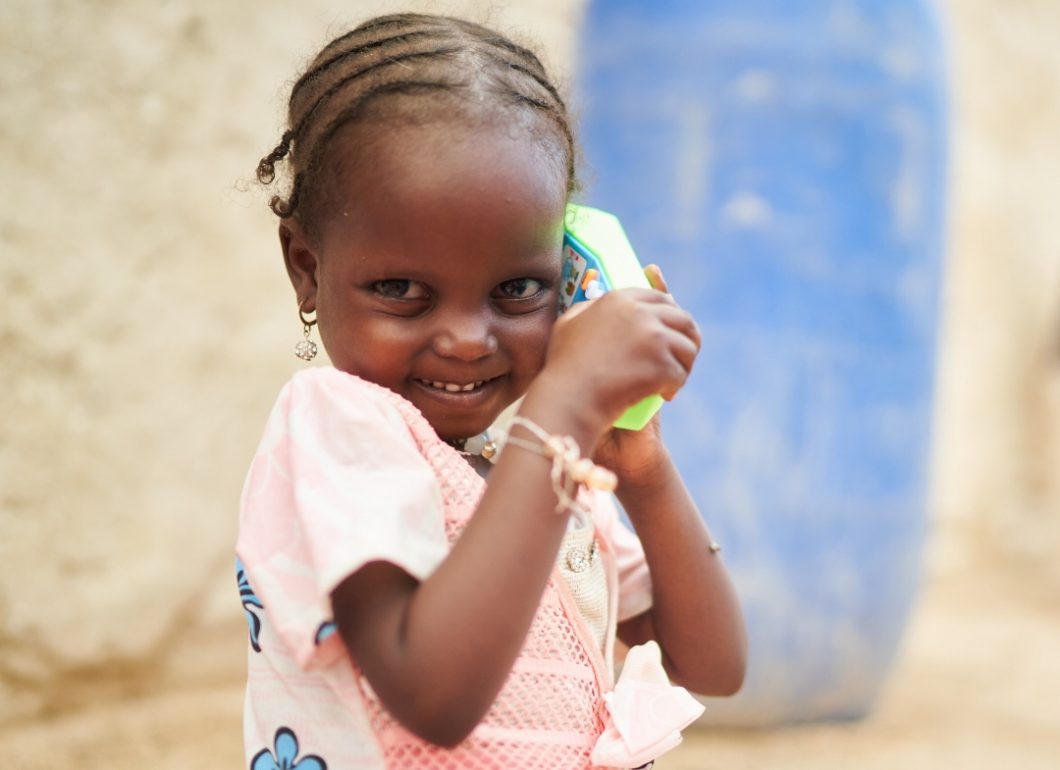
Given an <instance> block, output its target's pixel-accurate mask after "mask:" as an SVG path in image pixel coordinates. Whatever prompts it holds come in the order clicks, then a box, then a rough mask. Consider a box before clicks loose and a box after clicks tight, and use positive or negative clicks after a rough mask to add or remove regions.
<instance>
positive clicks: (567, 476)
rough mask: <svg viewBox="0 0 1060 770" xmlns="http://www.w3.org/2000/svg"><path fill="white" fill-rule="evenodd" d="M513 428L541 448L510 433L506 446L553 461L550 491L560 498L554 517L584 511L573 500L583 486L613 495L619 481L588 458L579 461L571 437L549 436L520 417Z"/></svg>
mask: <svg viewBox="0 0 1060 770" xmlns="http://www.w3.org/2000/svg"><path fill="white" fill-rule="evenodd" d="M512 425H522V426H523V427H524V428H526V429H527V430H528V431H530V432H531V433H533V434H534V436H536V437H537V438H539V439H540V440H541V444H540V445H538V444H535V443H533V442H530V441H525V440H523V439H521V438H518V437H517V436H512V435H511V433H510V432H509V434H508V439H507V441H505V444H507V445H511V446H517V447H519V448H521V449H527V450H529V451H531V452H535V453H537V454H539V455H541V456H542V457H546V458H548V459H550V460H552V470H551V472H550V474H549V475H550V477H551V479H552V489H553V491H554V492H555V493H556V497H557V498H559V502H558V503H557V504H556V513H562V512H563V511H567V510H583V509H584V506H583V505H582V504H581V503H579V502H578V500H577V499H575V495H576V494H577V487H578V485H579V484H584V485H585V486H586V487H588V488H589V489H596V490H599V491H601V492H613V491H614V490H615V487H617V486H618V477H617V476H616V475H615V474H614V473H612V472H611V471H609V470H608V469H607V468H604V467H602V466H600V465H597V464H596V463H594V462H593V461H592V460H590V459H589V458H588V457H582V456H581V455H582V453H581V449H579V448H578V443H577V442H576V441H575V440H574V438H573V437H571V436H560V435H559V434H555V433H549V432H548V431H546V430H545V429H544V428H542V427H541V426H540V425H538V424H537V423H535V422H532V421H531V420H528V419H526V418H525V417H522V416H520V415H516V416H515V417H513V418H512Z"/></svg>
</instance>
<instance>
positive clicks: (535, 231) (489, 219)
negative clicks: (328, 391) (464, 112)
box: [288, 125, 566, 439]
mask: <svg viewBox="0 0 1060 770" xmlns="http://www.w3.org/2000/svg"><path fill="white" fill-rule="evenodd" d="M357 136H358V133H357V132H354V133H353V135H352V136H350V135H349V134H348V135H347V138H346V139H345V143H346V144H345V147H343V146H342V145H340V147H339V148H338V149H340V153H338V154H337V157H338V158H339V159H340V162H341V163H342V167H343V168H345V169H347V171H346V172H345V173H343V174H341V175H340V176H341V177H342V181H341V182H339V183H338V185H337V186H338V187H339V189H338V190H337V193H338V195H337V197H336V200H335V202H334V204H333V206H332V211H333V214H332V216H331V217H330V219H328V220H327V221H325V222H324V223H323V225H322V227H321V228H320V239H319V248H318V249H317V250H316V256H317V259H316V260H315V279H316V295H315V307H316V311H317V319H318V322H319V329H320V335H321V339H322V341H323V343H324V346H325V348H326V349H327V351H328V355H329V356H330V357H331V360H332V362H333V363H334V364H335V366H336V367H338V368H339V369H342V370H344V371H347V372H350V373H352V374H356V375H358V376H360V377H363V378H364V379H367V380H370V381H372V382H375V383H378V384H380V385H384V386H386V387H388V388H390V389H391V390H393V391H395V392H396V393H398V394H400V395H402V396H404V397H405V398H407V399H408V400H409V401H411V402H412V403H413V404H415V405H416V406H417V407H418V408H419V409H420V411H422V412H423V414H424V416H425V417H426V418H427V420H428V422H430V423H431V425H432V426H433V427H434V428H435V430H436V431H437V432H438V434H439V435H440V436H441V437H442V438H446V439H453V438H464V437H468V436H473V435H476V434H478V433H480V432H481V431H483V430H485V429H486V428H487V427H488V426H489V425H490V423H491V422H492V421H493V420H494V419H495V418H496V417H497V415H498V414H499V413H500V411H501V410H502V409H503V408H504V407H506V406H508V405H509V404H510V403H511V402H512V401H514V400H515V399H516V398H518V397H519V396H521V395H522V394H523V393H524V392H525V391H526V389H527V387H528V386H529V384H530V381H531V379H532V378H533V377H534V376H535V375H536V374H537V373H538V371H539V370H540V369H541V366H542V364H543V362H544V356H545V348H546V345H547V342H548V336H549V332H550V330H551V328H552V324H553V322H554V321H555V318H556V312H557V301H558V290H559V281H560V252H561V243H562V236H563V231H562V227H563V214H564V207H565V203H566V179H565V177H564V174H563V172H562V166H561V164H559V163H557V162H556V160H555V159H554V158H551V157H550V156H549V155H548V154H547V153H546V151H545V150H544V149H543V148H542V147H541V146H540V144H539V143H538V142H535V141H534V140H532V139H531V138H529V136H528V135H527V134H526V133H525V132H524V131H523V130H515V131H513V130H512V129H510V128H508V127H504V126H500V127H490V126H483V127H481V128H476V129H471V130H468V129H464V130H463V132H462V133H460V132H458V130H457V129H455V128H453V127H452V126H446V125H441V126H438V125H435V126H432V125H421V126H404V127H399V128H397V129H395V130H392V131H390V132H389V133H387V134H385V135H383V136H381V137H378V138H376V139H375V141H373V142H371V144H370V145H368V146H367V147H366V148H362V149H360V155H359V156H358V157H352V156H351V155H350V154H349V153H350V152H352V151H353V149H352V145H353V144H354V141H355V140H356V138H357ZM354 160H356V161H358V162H356V163H352V161H354ZM288 262H289V264H290V262H291V259H290V257H289V258H288ZM292 278H294V274H293V271H292ZM297 288H298V286H297V285H296V289H297ZM299 296H305V292H300V294H299Z"/></svg>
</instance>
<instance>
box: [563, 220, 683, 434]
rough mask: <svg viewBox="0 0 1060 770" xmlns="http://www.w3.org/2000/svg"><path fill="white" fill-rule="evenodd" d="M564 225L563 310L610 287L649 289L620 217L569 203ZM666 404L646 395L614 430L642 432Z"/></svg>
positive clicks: (656, 397) (608, 289) (622, 418)
mask: <svg viewBox="0 0 1060 770" xmlns="http://www.w3.org/2000/svg"><path fill="white" fill-rule="evenodd" d="M566 223H567V226H566V230H565V231H564V233H563V279H562V282H561V284H560V312H563V311H565V310H567V309H568V308H569V307H571V305H574V304H576V303H578V302H585V301H587V300H591V299H596V298H597V297H599V296H601V295H603V294H606V293H607V292H608V291H610V290H611V289H624V288H627V287H630V286H639V287H643V288H645V289H650V288H651V284H650V283H649V282H648V278H647V276H645V275H644V268H643V267H641V264H640V261H639V260H638V259H637V255H636V254H635V253H634V252H633V247H632V246H631V245H630V243H629V239H628V238H627V237H626V233H625V231H624V230H623V229H622V225H621V224H620V223H619V221H618V217H616V216H615V215H614V214H608V213H607V212H606V211H600V210H599V209H594V208H589V207H588V206H579V205H577V204H574V203H571V204H568V206H567V219H566ZM662 404H663V398H662V396H658V395H656V396H648V397H647V398H645V399H644V400H642V401H639V402H638V403H636V404H634V405H633V406H631V407H630V408H629V409H627V410H626V411H625V412H624V413H623V414H622V416H621V417H619V418H618V419H617V420H616V421H615V427H616V428H624V429H626V430H640V429H641V428H643V427H644V426H645V425H647V424H648V421H649V420H651V418H652V417H654V416H655V413H656V412H658V411H659V407H661V406H662Z"/></svg>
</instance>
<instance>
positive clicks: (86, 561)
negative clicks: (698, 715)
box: [0, 0, 580, 721]
mask: <svg viewBox="0 0 1060 770" xmlns="http://www.w3.org/2000/svg"><path fill="white" fill-rule="evenodd" d="M397 7H399V5H398V4H397V3H393V2H390V3H384V2H378V3H371V2H354V3H333V2H332V3H329V2H321V1H316V2H301V3H298V4H293V3H288V2H279V1H276V0H274V1H272V2H262V1H261V0H254V2H250V1H249V0H225V2H206V1H205V0H201V1H198V2H196V1H193V0H185V1H183V2H173V3H165V4H159V3H138V2H132V1H131V0H114V1H113V2H102V1H99V2H85V3H64V2H58V0H43V1H38V0H12V2H6V3H4V4H3V5H2V6H0V94H2V101H0V169H2V174H0V178H2V179H3V186H2V189H0V195H2V204H0V253H2V254H3V260H2V267H0V270H2V273H0V280H2V285H3V290H4V291H3V295H4V297H5V298H6V307H5V310H4V314H3V321H2V323H3V326H2V327H0V328H2V337H0V339H2V340H3V344H2V345H0V368H2V370H3V372H4V380H3V381H4V384H5V387H4V388H3V390H2V392H0V399H2V400H0V405H2V406H0V409H2V412H0V419H2V424H3V443H2V445H0V463H2V464H0V478H2V483H0V494H2V495H3V501H2V509H0V517H2V518H0V523H2V533H3V534H2V537H0V563H2V564H3V565H4V569H3V570H0V721H2V720H4V719H12V718H17V717H22V716H26V715H32V714H36V713H43V712H49V711H54V710H56V709H63V708H68V707H70V706H77V705H79V704H82V703H85V702H91V701H96V700H98V699H100V698H103V699H105V698H106V697H108V696H110V695H121V694H123V693H125V692H129V691H135V690H136V688H138V687H141V686H142V682H143V681H144V678H145V677H146V676H148V675H154V674H158V673H159V672H161V671H166V672H169V674H168V676H170V677H171V678H173V679H174V680H176V679H179V680H181V681H183V682H184V683H185V684H187V685H191V684H194V682H195V681H202V682H208V681H215V680H216V678H217V677H225V676H228V677H237V678H238V677H241V676H242V671H243V661H242V659H241V657H240V656H241V655H242V652H236V654H235V657H233V655H231V654H230V652H234V650H229V649H228V647H230V645H228V646H221V645H219V647H218V649H219V651H220V652H219V654H218V655H217V656H206V658H205V660H206V661H207V665H206V666H205V668H203V667H202V666H201V665H200V664H201V663H202V661H201V660H199V658H198V657H196V656H187V655H183V654H182V652H181V651H182V650H186V649H190V645H192V644H193V643H194V644H198V645H200V646H202V645H208V644H209V640H211V639H217V640H220V639H222V638H223V639H226V640H228V641H229V642H230V641H231V640H232V639H234V638H235V636H234V634H233V633H232V630H233V629H238V628H239V625H240V624H241V623H242V620H241V618H240V614H241V613H239V612H238V605H237V604H235V601H236V594H235V588H234V586H235V583H234V573H233V568H232V564H233V554H232V543H233V538H234V534H235V511H236V506H237V502H238V495H239V490H240V486H241V483H242V477H243V474H244V473H245V470H246V465H247V462H248V459H249V457H250V456H251V454H252V453H253V450H254V447H255V445H256V443H257V439H258V437H259V435H260V431H261V429H262V425H263V419H264V417H265V415H266V414H267V410H268V408H269V407H270V406H271V402H272V400H273V399H274V397H275V393H276V391H277V389H278V387H279V385H280V384H282V383H283V381H284V380H285V379H286V378H287V377H288V375H289V374H290V373H291V371H292V370H293V369H294V368H295V367H296V364H298V363H299V362H298V361H297V360H296V359H295V358H294V356H293V355H292V353H291V350H292V345H293V344H294V342H295V341H296V339H297V338H298V336H299V333H300V328H299V325H298V323H297V316H296V313H295V305H294V299H293V295H292V293H291V290H290V287H289V285H288V284H287V279H286V276H285V274H284V271H283V267H282V263H281V260H280V255H279V249H278V247H277V242H276V236H275V228H276V222H275V219H274V217H272V215H271V214H270V213H269V212H268V211H267V209H266V208H265V205H264V202H265V198H264V196H263V194H262V193H261V192H260V191H259V190H257V189H256V188H255V187H254V186H253V185H251V184H250V183H249V179H250V178H251V175H252V174H253V170H254V168H255V167H256V165H257V160H258V158H259V157H261V155H263V154H264V153H265V152H267V151H268V150H269V149H270V148H271V147H272V146H273V145H274V144H275V142H276V140H277V139H278V137H279V133H280V125H281V117H282V111H283V107H284V104H283V102H284V98H285V97H284V93H283V92H284V90H285V86H289V83H290V81H291V79H292V78H293V77H294V76H295V75H296V73H297V71H298V70H299V69H300V68H301V67H302V66H303V65H304V63H305V60H306V59H307V57H309V56H311V55H312V53H313V52H315V50H316V49H317V48H318V47H319V46H320V45H321V44H322V43H323V42H324V41H325V40H326V39H328V38H329V37H330V36H331V35H332V34H334V33H336V32H337V31H339V30H341V29H343V28H345V27H346V26H348V25H349V23H351V22H356V21H357V20H360V19H362V18H364V17H367V16H370V15H374V14H375V13H377V12H382V11H385V10H387V9H394V8H397ZM400 7H418V8H433V9H436V10H442V11H448V12H452V13H456V14H463V15H470V16H472V17H473V18H478V19H482V20H494V21H496V22H497V23H499V24H503V25H505V26H506V27H508V28H510V29H512V30H514V31H515V32H516V33H517V34H518V33H519V31H520V30H522V31H523V33H524V34H527V33H528V34H530V35H532V36H533V37H534V38H535V39H540V40H542V41H546V42H547V45H548V49H547V50H548V52H549V54H550V56H551V59H552V61H553V62H554V63H555V64H556V65H557V66H558V68H559V69H560V70H561V71H562V70H563V68H564V67H565V66H567V64H568V62H569V59H570V52H569V49H570V46H571V45H572V36H573V33H574V29H575V21H576V15H577V13H578V12H579V9H580V6H579V5H578V4H577V3H574V2H561V1H559V0H554V1H552V2H547V3H539V4H536V5H535V6H530V5H527V4H523V5H519V4H512V5H511V6H510V7H496V8H493V9H490V8H487V7H484V5H483V4H482V3H474V2H457V1H454V2H450V3H425V2H418V3H404V4H401V6H400ZM193 662H194V664H192V663H193ZM189 678H190V679H189Z"/></svg>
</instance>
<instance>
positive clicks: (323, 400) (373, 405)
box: [276, 366, 408, 427]
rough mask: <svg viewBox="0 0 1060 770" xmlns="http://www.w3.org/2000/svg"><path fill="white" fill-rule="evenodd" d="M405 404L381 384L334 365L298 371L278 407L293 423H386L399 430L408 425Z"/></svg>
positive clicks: (280, 398) (289, 382)
mask: <svg viewBox="0 0 1060 770" xmlns="http://www.w3.org/2000/svg"><path fill="white" fill-rule="evenodd" d="M402 401H403V399H402V398H401V397H400V396H398V395H397V394H396V393H393V392H392V391H390V390H387V389H386V388H384V387H382V386H380V385H376V384H375V383H372V382H368V381H367V380H363V379H361V378H360V377H357V376H356V375H353V374H348V373H347V372H343V371H340V370H338V369H336V368H334V367H331V366H318V367H313V368H311V369H302V370H300V371H298V372H296V373H295V374H294V375H293V376H292V377H291V379H290V380H289V381H288V382H287V384H286V385H284V386H283V389H282V390H281V391H280V396H279V398H278V399H277V403H276V408H277V411H280V412H283V413H284V415H285V416H286V418H287V420H289V421H290V422H291V423H297V422H306V421H308V422H318V421H337V422H339V423H350V422H353V423H378V422H384V423H388V424H390V425H391V426H392V427H397V426H399V425H402V424H407V423H408V418H407V416H406V415H405V410H404V409H403V408H402Z"/></svg>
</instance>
